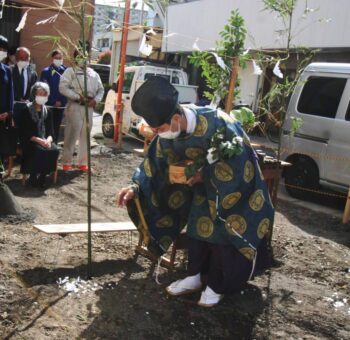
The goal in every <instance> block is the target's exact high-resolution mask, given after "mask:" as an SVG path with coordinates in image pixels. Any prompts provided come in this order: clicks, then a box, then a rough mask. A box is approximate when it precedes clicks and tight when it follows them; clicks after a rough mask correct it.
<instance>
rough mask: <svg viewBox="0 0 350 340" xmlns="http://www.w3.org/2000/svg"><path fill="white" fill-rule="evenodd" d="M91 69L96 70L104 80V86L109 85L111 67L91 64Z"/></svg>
mask: <svg viewBox="0 0 350 340" xmlns="http://www.w3.org/2000/svg"><path fill="white" fill-rule="evenodd" d="M89 67H91V68H92V69H93V70H95V71H96V72H97V73H98V74H99V76H100V78H101V80H102V83H103V84H104V85H106V84H108V82H109V73H110V71H111V65H102V64H90V65H89Z"/></svg>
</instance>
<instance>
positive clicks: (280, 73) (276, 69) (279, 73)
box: [273, 60, 283, 79]
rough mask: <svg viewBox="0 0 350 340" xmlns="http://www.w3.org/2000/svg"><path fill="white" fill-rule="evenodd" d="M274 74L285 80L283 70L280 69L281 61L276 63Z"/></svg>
mask: <svg viewBox="0 0 350 340" xmlns="http://www.w3.org/2000/svg"><path fill="white" fill-rule="evenodd" d="M273 74H274V75H275V76H277V77H278V78H281V79H283V73H282V72H281V69H280V60H279V61H278V62H277V63H276V65H275V67H274V68H273Z"/></svg>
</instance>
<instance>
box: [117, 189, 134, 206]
mask: <svg viewBox="0 0 350 340" xmlns="http://www.w3.org/2000/svg"><path fill="white" fill-rule="evenodd" d="M134 197H135V192H134V190H133V189H132V188H131V187H126V188H123V189H121V190H120V191H119V193H118V196H117V202H116V203H117V205H118V207H125V206H126V204H127V203H128V201H130V200H132V199H133V198H134Z"/></svg>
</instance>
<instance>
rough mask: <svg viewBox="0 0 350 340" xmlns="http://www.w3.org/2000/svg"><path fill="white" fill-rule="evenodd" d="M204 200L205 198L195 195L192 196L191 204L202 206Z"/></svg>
mask: <svg viewBox="0 0 350 340" xmlns="http://www.w3.org/2000/svg"><path fill="white" fill-rule="evenodd" d="M205 199H206V198H205V196H202V195H198V194H196V195H194V198H193V203H194V205H197V206H198V205H201V204H203V203H204V201H205Z"/></svg>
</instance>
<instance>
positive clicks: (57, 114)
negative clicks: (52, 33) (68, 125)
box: [40, 50, 67, 144]
mask: <svg viewBox="0 0 350 340" xmlns="http://www.w3.org/2000/svg"><path fill="white" fill-rule="evenodd" d="M65 70H66V67H65V66H64V65H63V54H62V52H61V51H59V50H55V51H53V52H52V53H51V65H50V66H48V67H45V68H44V69H43V70H42V72H41V75H40V81H44V82H45V83H47V84H48V85H49V87H50V96H49V100H48V102H47V106H50V108H51V112H52V115H53V126H54V142H55V143H56V144H57V142H58V137H59V132H60V126H61V122H62V118H63V111H64V108H65V106H66V104H67V98H66V97H65V96H63V95H61V93H60V92H59V90H58V85H59V83H60V78H61V76H62V74H63V72H64V71H65Z"/></svg>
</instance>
